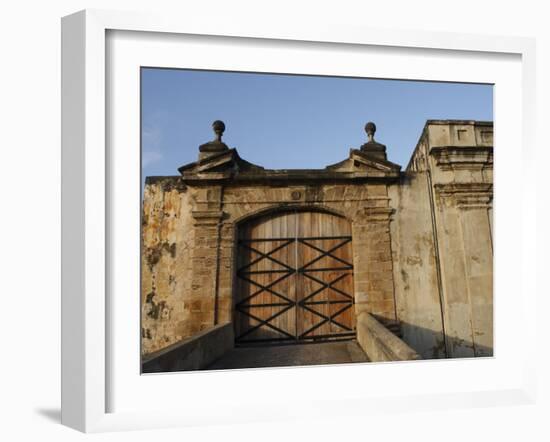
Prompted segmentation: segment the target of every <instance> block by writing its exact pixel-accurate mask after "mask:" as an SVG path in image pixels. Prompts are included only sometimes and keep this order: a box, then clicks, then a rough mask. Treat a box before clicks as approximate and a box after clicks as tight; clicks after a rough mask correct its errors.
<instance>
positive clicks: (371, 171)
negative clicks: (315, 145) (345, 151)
mask: <svg viewBox="0 0 550 442" xmlns="http://www.w3.org/2000/svg"><path fill="white" fill-rule="evenodd" d="M326 169H327V170H331V171H334V172H355V173H357V174H365V175H366V176H372V177H376V176H380V177H383V176H394V175H395V174H397V175H399V171H400V170H401V166H400V165H398V164H395V163H392V162H391V161H388V160H383V159H381V158H377V157H375V156H372V155H369V154H368V153H366V152H364V151H362V150H359V149H351V150H350V152H349V158H347V159H346V160H344V161H341V162H339V163H336V164H331V165H330V166H327V167H326Z"/></svg>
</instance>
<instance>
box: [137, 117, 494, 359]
mask: <svg viewBox="0 0 550 442" xmlns="http://www.w3.org/2000/svg"><path fill="white" fill-rule="evenodd" d="M217 124H218V123H217ZM214 129H215V131H216V133H217V138H216V140H214V141H212V142H210V143H206V144H205V145H202V146H201V147H200V149H199V150H200V153H199V160H198V161H197V162H195V163H191V164H188V165H185V166H182V167H181V168H180V169H179V172H180V174H181V175H180V176H174V177H148V178H147V180H146V186H145V192H144V201H143V229H142V242H143V244H142V250H143V252H142V306H143V313H142V337H143V339H142V342H143V345H142V349H143V353H144V354H150V353H151V352H155V351H157V350H159V349H162V348H164V347H166V346H168V345H170V344H174V343H176V342H178V341H180V340H182V339H184V338H186V337H189V336H193V335H194V334H196V333H198V332H199V331H201V330H205V329H208V328H210V327H212V326H214V325H216V324H223V323H228V322H231V321H232V320H233V309H234V305H233V304H234V287H235V261H236V256H235V255H236V247H235V242H236V237H237V232H238V228H239V226H240V225H242V224H243V223H245V222H247V221H248V220H250V219H253V218H255V217H257V216H260V215H265V214H269V213H278V212H281V211H286V210H306V211H308V210H320V211H326V212H329V213H333V214H336V215H339V216H343V217H345V218H347V219H348V220H349V221H350V223H351V229H352V237H353V265H354V298H355V306H354V308H355V314H356V315H358V314H360V312H361V311H367V312H370V313H372V314H374V315H375V316H376V317H377V318H378V319H379V320H381V322H383V323H384V324H386V325H387V326H388V327H390V328H393V327H394V326H395V325H396V324H400V325H401V332H402V338H403V340H404V341H405V342H407V343H408V344H409V345H410V346H411V347H412V348H414V349H415V350H417V351H418V352H419V353H421V354H422V356H423V357H427V358H430V357H445V356H454V357H456V356H472V355H476V356H479V355H488V354H492V284H491V282H492V245H491V233H490V229H491V219H490V218H491V216H492V208H491V202H492V173H491V172H492V123H479V122H456V121H428V122H427V124H426V126H425V128H424V131H423V134H422V136H421V138H420V140H419V142H418V145H417V148H416V150H415V152H414V154H413V157H412V158H411V162H410V164H409V166H408V167H407V170H406V171H405V172H401V171H400V166H398V165H396V164H393V163H391V162H389V161H387V158H386V148H385V146H383V145H381V144H379V143H377V142H376V141H374V138H373V135H374V128H373V127H372V126H370V127H367V132H368V133H369V142H367V143H365V144H364V145H363V146H361V147H360V148H358V149H351V150H350V154H349V156H348V158H347V159H345V160H344V161H342V162H340V163H337V164H334V165H331V166H328V167H327V168H325V169H322V170H266V169H264V168H262V167H260V166H257V165H253V164H251V163H248V162H246V161H245V160H243V159H241V158H240V157H239V155H238V153H237V151H236V150H235V149H230V148H229V147H227V146H226V145H225V144H224V143H223V142H222V141H221V133H223V128H222V127H221V126H220V125H219V124H218V125H217V126H215V127H214Z"/></svg>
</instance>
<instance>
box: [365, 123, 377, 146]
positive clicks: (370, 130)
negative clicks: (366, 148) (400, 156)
mask: <svg viewBox="0 0 550 442" xmlns="http://www.w3.org/2000/svg"><path fill="white" fill-rule="evenodd" d="M365 132H366V133H367V136H368V137H369V143H372V142H374V133H375V132H376V124H374V123H373V122H372V121H369V122H368V123H367V124H365Z"/></svg>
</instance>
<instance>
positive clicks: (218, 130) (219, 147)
mask: <svg viewBox="0 0 550 442" xmlns="http://www.w3.org/2000/svg"><path fill="white" fill-rule="evenodd" d="M212 129H213V130H214V133H215V134H216V138H215V139H214V140H212V141H209V142H208V143H204V144H201V145H200V146H199V152H200V153H199V161H202V160H204V159H206V158H209V157H211V156H212V155H215V154H218V153H220V152H225V151H226V150H229V147H227V145H226V144H225V143H224V142H223V141H222V135H223V133H224V132H225V123H224V122H223V121H221V120H216V121H214V122H213V123H212Z"/></svg>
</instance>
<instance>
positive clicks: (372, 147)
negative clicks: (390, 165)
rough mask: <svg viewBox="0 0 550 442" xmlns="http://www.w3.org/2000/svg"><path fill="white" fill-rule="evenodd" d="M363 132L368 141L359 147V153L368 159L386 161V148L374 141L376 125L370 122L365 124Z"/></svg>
mask: <svg viewBox="0 0 550 442" xmlns="http://www.w3.org/2000/svg"><path fill="white" fill-rule="evenodd" d="M365 132H366V133H367V136H368V137H369V140H368V141H367V142H366V143H365V144H363V145H362V146H361V151H362V152H364V153H366V154H367V155H369V156H370V157H373V158H376V159H379V160H387V156H386V146H384V145H383V144H380V143H378V142H377V141H374V133H375V132H376V124H374V123H373V122H372V121H369V122H368V123H367V124H365Z"/></svg>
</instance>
